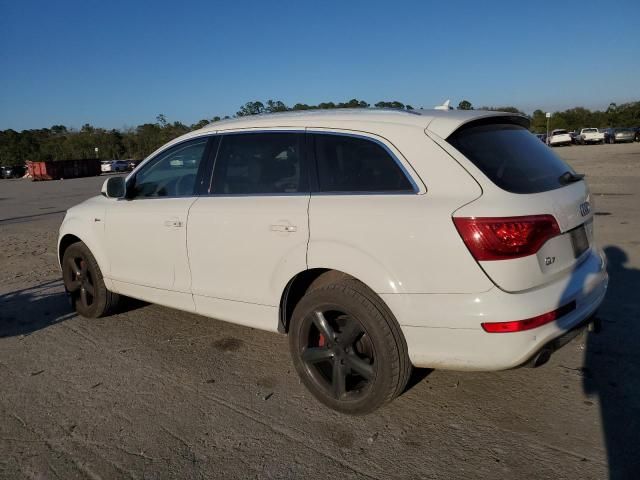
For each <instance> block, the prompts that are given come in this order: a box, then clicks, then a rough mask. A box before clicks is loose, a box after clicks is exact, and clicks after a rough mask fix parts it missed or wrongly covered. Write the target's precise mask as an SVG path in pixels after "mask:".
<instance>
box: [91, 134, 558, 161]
mask: <svg viewBox="0 0 640 480" xmlns="http://www.w3.org/2000/svg"><path fill="white" fill-rule="evenodd" d="M547 130H549V128H547ZM93 150H94V151H95V152H96V160H97V159H98V147H96V148H94V149H93Z"/></svg>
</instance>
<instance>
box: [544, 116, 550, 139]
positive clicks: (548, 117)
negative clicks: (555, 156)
mask: <svg viewBox="0 0 640 480" xmlns="http://www.w3.org/2000/svg"><path fill="white" fill-rule="evenodd" d="M545 116H546V117H547V145H549V119H550V118H551V112H547V113H546V114H545Z"/></svg>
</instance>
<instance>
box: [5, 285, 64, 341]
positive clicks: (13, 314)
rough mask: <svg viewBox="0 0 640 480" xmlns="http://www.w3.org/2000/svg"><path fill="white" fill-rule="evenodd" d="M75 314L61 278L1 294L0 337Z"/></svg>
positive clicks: (42, 326) (20, 333)
mask: <svg viewBox="0 0 640 480" xmlns="http://www.w3.org/2000/svg"><path fill="white" fill-rule="evenodd" d="M75 315H76V313H75V311H74V310H73V308H72V307H71V303H70V302H69V300H68V298H67V295H66V294H65V292H64V289H63V287H62V281H61V280H52V281H49V282H45V283H42V284H40V285H38V286H35V287H29V288H24V289H22V290H16V291H14V292H10V293H5V294H2V295H0V338H4V337H13V336H20V335H29V334H31V333H33V332H35V331H38V330H41V329H43V328H47V327H49V326H51V325H55V324H56V323H60V322H63V321H65V320H67V319H69V318H71V317H74V316H75Z"/></svg>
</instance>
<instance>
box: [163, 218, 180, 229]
mask: <svg viewBox="0 0 640 480" xmlns="http://www.w3.org/2000/svg"><path fill="white" fill-rule="evenodd" d="M164 226H165V227H181V226H182V222H181V221H180V220H178V219H174V220H165V221H164Z"/></svg>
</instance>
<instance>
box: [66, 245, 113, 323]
mask: <svg viewBox="0 0 640 480" xmlns="http://www.w3.org/2000/svg"><path fill="white" fill-rule="evenodd" d="M62 279H63V281H64V288H65V290H66V291H67V293H68V294H69V295H70V297H71V302H72V304H73V306H74V308H75V309H76V312H78V313H79V314H80V315H82V316H83V317H88V318H98V317H102V316H105V315H107V314H108V313H109V312H110V311H111V310H112V309H113V308H114V307H115V305H116V303H117V302H118V295H117V294H116V293H113V292H110V291H109V290H107V287H106V286H105V284H104V280H103V278H102V272H101V271H100V267H99V266H98V262H97V261H96V259H95V257H94V256H93V254H92V253H91V251H90V250H89V248H88V247H87V246H86V245H85V244H84V243H83V242H77V243H74V244H72V245H70V246H69V247H68V248H67V249H66V250H65V252H64V255H63V257H62Z"/></svg>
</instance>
